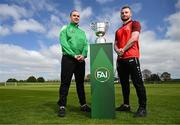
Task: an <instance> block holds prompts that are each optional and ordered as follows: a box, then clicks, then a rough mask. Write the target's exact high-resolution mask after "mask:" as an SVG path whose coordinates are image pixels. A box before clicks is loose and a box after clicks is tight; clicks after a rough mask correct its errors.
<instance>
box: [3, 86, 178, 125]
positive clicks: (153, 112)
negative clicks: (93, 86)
mask: <svg viewBox="0 0 180 125" xmlns="http://www.w3.org/2000/svg"><path fill="white" fill-rule="evenodd" d="M58 89H59V85H57V84H55V85H21V86H19V85H18V86H12V85H9V86H8V85H7V86H0V124H108V125H109V124H180V84H146V89H147V97H148V116H147V117H145V118H133V114H132V113H121V112H116V119H113V120H102V119H101V120H100V119H91V118H90V113H89V114H88V113H84V112H80V110H79V104H78V99H77V94H76V88H75V85H73V84H72V85H71V88H70V90H69V95H68V105H67V113H66V117H65V118H60V117H58V116H57V105H56V102H57V99H58ZM90 94H91V91H90V86H89V85H86V97H87V102H88V104H89V105H91V95H90ZM115 95H116V98H115V101H116V106H119V105H120V103H121V102H122V94H121V88H120V85H115ZM130 103H131V107H132V111H133V112H135V111H136V108H137V97H136V94H135V90H134V87H132V86H131V95H130Z"/></svg>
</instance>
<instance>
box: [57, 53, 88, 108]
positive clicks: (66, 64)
mask: <svg viewBox="0 0 180 125" xmlns="http://www.w3.org/2000/svg"><path fill="white" fill-rule="evenodd" d="M73 74H74V77H75V82H76V90H77V94H78V98H79V103H80V105H83V104H86V98H85V91H84V76H85V61H83V62H78V61H77V60H76V59H74V58H73V57H71V56H67V55H63V57H62V60H61V85H60V88H59V101H58V105H59V106H66V103H67V96H68V91H69V87H70V83H71V79H72V76H73Z"/></svg>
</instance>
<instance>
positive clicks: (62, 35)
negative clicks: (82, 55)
mask: <svg viewBox="0 0 180 125" xmlns="http://www.w3.org/2000/svg"><path fill="white" fill-rule="evenodd" d="M66 28H67V26H66V27H63V28H62V29H61V32H60V44H61V47H62V48H63V50H64V51H65V52H66V53H67V54H68V55H70V56H72V57H75V53H74V52H73V51H72V49H71V47H70V46H69V44H68V42H67V35H66Z"/></svg>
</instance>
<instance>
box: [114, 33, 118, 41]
mask: <svg viewBox="0 0 180 125" xmlns="http://www.w3.org/2000/svg"><path fill="white" fill-rule="evenodd" d="M117 40H118V39H117V31H116V33H115V41H117Z"/></svg>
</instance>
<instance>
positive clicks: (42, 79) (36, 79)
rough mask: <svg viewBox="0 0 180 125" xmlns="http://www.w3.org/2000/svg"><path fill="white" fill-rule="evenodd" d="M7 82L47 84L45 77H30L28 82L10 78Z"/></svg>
mask: <svg viewBox="0 0 180 125" xmlns="http://www.w3.org/2000/svg"><path fill="white" fill-rule="evenodd" d="M6 82H45V79H44V78H43V77H38V78H36V77H34V76H30V77H28V78H27V79H26V80H19V81H18V80H17V79H15V78H9V79H8V80H7V81H6Z"/></svg>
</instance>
